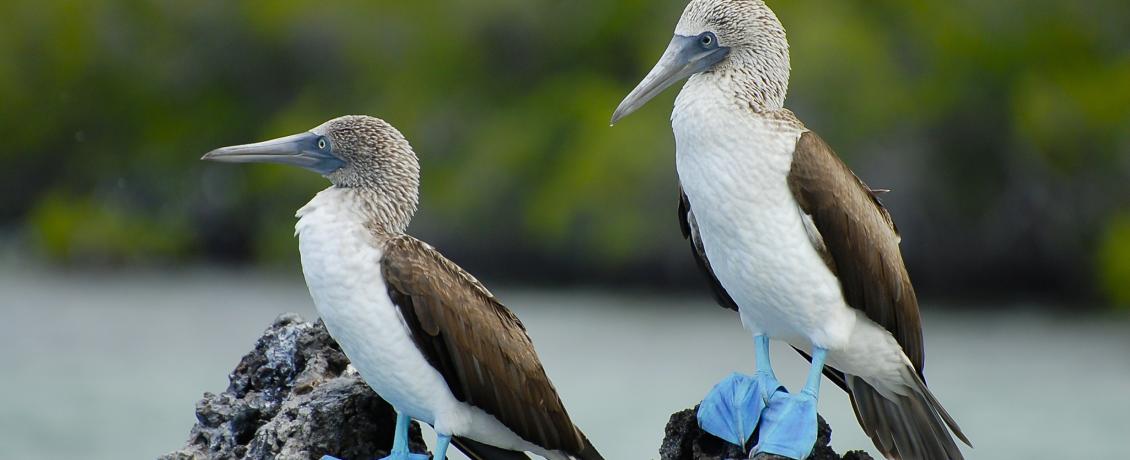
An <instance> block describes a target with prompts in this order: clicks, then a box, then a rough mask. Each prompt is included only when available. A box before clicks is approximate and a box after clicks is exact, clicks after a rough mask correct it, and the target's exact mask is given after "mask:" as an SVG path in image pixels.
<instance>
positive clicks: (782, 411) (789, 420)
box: [754, 389, 817, 459]
mask: <svg viewBox="0 0 1130 460" xmlns="http://www.w3.org/2000/svg"><path fill="white" fill-rule="evenodd" d="M816 427H817V424H816V395H815V394H812V393H811V392H809V391H808V389H805V390H804V391H801V392H800V393H797V394H795V395H792V394H789V393H788V392H780V393H777V394H775V395H773V398H772V399H771V400H770V401H769V405H768V407H766V408H765V411H764V412H762V413H761V432H760V433H759V434H758V442H757V447H755V448H754V451H755V452H765V453H768V454H775V455H780V456H782V457H788V458H795V459H804V458H807V457H808V454H809V453H811V452H812V447H813V446H814V445H815V444H816Z"/></svg>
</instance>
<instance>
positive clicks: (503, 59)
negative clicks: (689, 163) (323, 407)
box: [0, 0, 1130, 458]
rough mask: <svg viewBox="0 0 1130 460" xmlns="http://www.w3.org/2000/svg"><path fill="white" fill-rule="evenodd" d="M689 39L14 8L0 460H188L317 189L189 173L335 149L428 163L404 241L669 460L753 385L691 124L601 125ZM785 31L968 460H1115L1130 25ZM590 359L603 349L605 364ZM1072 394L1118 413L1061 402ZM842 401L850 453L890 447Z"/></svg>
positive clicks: (576, 408)
mask: <svg viewBox="0 0 1130 460" xmlns="http://www.w3.org/2000/svg"><path fill="white" fill-rule="evenodd" d="M683 5H684V2H683V1H681V0H664V1H658V2H657V1H643V0H622V1H603V0H573V1H561V0H556V1H544V0H539V1H530V0H490V1H483V0H476V1H471V0H454V1H438V0H418V1H413V2H392V1H372V0H370V1H359V0H354V1H345V2H335V3H333V4H326V3H325V2H310V1H287V2H272V3H269V4H268V3H262V2H226V1H204V2H176V1H162V0H151V1H141V0H126V1H122V0H117V1H109V0H87V1H83V2H73V1H61V0H49V1H30V0H7V1H5V2H3V3H2V4H0V16H3V17H4V18H5V21H4V22H5V25H4V26H3V27H0V130H2V131H0V132H3V144H4V147H3V148H0V165H2V167H0V275H2V276H3V277H2V278H0V288H2V290H0V314H2V315H3V318H4V319H3V321H4V322H5V324H6V325H7V328H6V329H7V330H6V332H5V333H4V334H3V335H2V336H0V348H3V349H5V350H9V351H10V353H9V355H14V356H15V359H14V360H13V362H11V363H9V364H8V365H6V366H5V369H4V370H3V371H0V376H3V377H4V378H3V379H0V457H3V458H17V457H29V456H32V455H35V456H36V457H38V458H75V457H83V458H150V457H154V456H156V455H158V454H160V453H163V452H165V451H171V450H173V449H175V448H177V447H179V446H180V445H181V443H183V441H184V440H185V439H186V437H187V433H188V429H189V427H190V426H191V424H192V423H193V415H192V406H193V403H194V402H195V400H196V399H198V398H199V396H200V393H202V392H203V391H221V390H222V389H223V388H224V386H225V385H226V381H225V376H226V373H227V372H228V371H229V370H230V369H231V368H232V367H233V366H234V365H235V363H236V362H238V359H239V356H240V355H241V354H242V353H243V352H245V351H247V350H248V349H249V348H250V346H251V344H252V343H253V341H254V339H255V338H256V337H257V335H258V332H259V331H261V330H262V329H263V328H265V327H266V326H267V325H268V324H269V323H270V321H271V320H272V319H273V317H274V316H275V315H277V314H278V313H282V312H284V311H300V312H302V313H304V314H305V315H306V316H307V317H309V318H313V317H314V312H313V311H312V309H311V306H310V302H309V299H308V297H307V296H306V293H305V290H304V287H303V285H302V280H301V276H300V271H299V267H298V259H297V255H298V252H297V242H296V240H295V239H294V238H293V224H294V217H293V216H294V211H295V210H296V209H297V208H298V207H300V206H301V205H302V204H304V203H305V202H306V201H307V200H309V198H310V197H311V196H312V195H313V194H314V193H316V192H317V191H318V190H320V189H322V188H324V187H325V186H326V185H327V183H326V181H325V180H324V179H322V178H320V177H317V176H316V175H314V174H310V173H308V172H305V171H301V170H297V169H293V168H287V167H283V166H272V165H256V166H246V167H240V166H232V165H216V164H205V163H203V162H200V161H199V160H198V159H199V157H200V155H202V154H203V153H204V152H206V151H208V150H211V149H213V148H215V147H219V146H223V145H229V144H236V143H246V142H252V141H258V140H263V139H267V138H272V137H277V136H281V135H286V134H291V133H295V132H300V131H304V130H307V129H310V128H312V127H314V126H316V125H318V124H320V123H321V122H322V121H324V120H326V119H329V118H332V117H334V116H338V115H343V114H369V115H374V116H378V117H381V118H384V119H386V120H388V121H389V122H391V123H392V124H394V125H395V126H397V127H398V128H400V130H401V131H403V132H404V134H405V135H406V136H407V137H408V139H409V140H410V141H411V142H412V144H413V146H414V147H415V150H416V152H417V153H418V154H419V156H420V159H421V161H422V167H423V182H422V204H421V210H420V212H419V213H418V214H417V217H416V219H415V221H414V223H413V225H412V228H411V232H412V233H413V234H415V235H416V236H418V237H421V238H422V239H425V240H427V241H430V242H431V243H433V244H434V245H436V246H437V247H438V248H440V249H441V250H442V251H443V252H445V253H446V254H447V255H448V256H449V257H451V258H452V259H454V260H455V261H456V262H458V263H460V264H461V265H463V266H464V267H466V268H468V269H469V270H470V271H472V272H474V273H476V274H477V275H478V276H479V278H480V279H482V280H484V281H485V282H486V283H487V284H488V285H490V286H494V287H495V290H496V291H500V292H501V293H502V297H503V300H504V301H506V302H507V303H508V304H510V305H511V306H513V308H514V309H515V310H516V311H517V312H518V313H519V315H520V316H522V317H523V319H524V320H526V323H527V325H529V327H530V329H531V335H532V336H533V338H534V340H535V342H536V343H538V345H539V349H541V353H542V355H543V359H544V360H545V362H546V368H547V370H548V371H549V373H550V375H551V376H552V377H553V378H554V379H555V380H556V381H557V382H558V386H559V388H560V390H561V392H562V394H563V399H564V400H565V401H566V404H567V405H568V406H569V407H570V410H571V411H572V412H573V413H574V418H576V419H578V423H579V424H580V425H581V426H582V427H585V426H586V423H587V424H589V425H591V426H593V428H587V430H588V431H589V432H590V433H589V434H590V437H592V438H593V440H594V442H595V443H596V445H597V446H598V447H601V448H602V450H603V451H605V455H606V456H609V457H610V458H653V457H655V456H656V455H657V454H656V450H657V448H658V445H659V439H660V438H661V435H662V426H663V423H665V422H666V415H667V414H669V413H671V412H673V411H675V410H679V409H681V408H684V407H689V406H692V405H694V404H695V402H696V401H697V399H696V398H699V397H701V395H702V394H705V392H706V390H707V389H709V387H710V385H711V384H712V383H713V382H714V381H716V380H718V379H720V378H721V377H722V376H724V375H726V373H728V372H729V371H732V370H743V369H744V370H749V369H751V368H752V343H751V341H749V339H748V337H746V335H745V333H744V332H743V331H742V330H741V328H740V326H739V324H738V323H737V321H735V319H736V318H735V317H733V316H732V315H730V314H728V313H727V312H725V311H723V310H721V309H719V308H717V307H715V306H713V305H711V302H710V300H709V297H708V295H707V294H706V291H705V289H704V283H703V280H702V277H701V275H700V274H698V273H697V270H696V268H695V265H694V263H693V261H692V260H691V258H690V257H689V248H688V246H687V244H686V243H685V242H684V241H683V240H682V237H681V235H680V233H679V230H678V225H677V220H676V215H675V207H676V198H677V196H676V188H675V173H674V146H673V140H672V135H671V134H670V125H669V122H668V116H669V115H670V106H671V102H672V100H673V98H674V94H675V93H676V91H674V90H671V91H668V92H667V93H666V94H665V95H663V96H661V97H660V98H658V99H657V100H656V101H654V102H652V103H651V104H649V105H648V106H647V107H646V108H644V109H643V110H641V111H640V112H639V113H637V114H634V115H632V116H631V117H629V118H628V119H626V120H624V121H623V122H621V123H620V124H619V125H617V126H616V127H615V128H609V126H608V120H609V118H610V116H611V113H612V110H613V109H614V108H615V107H616V105H617V104H618V103H619V101H620V100H621V99H622V98H623V96H624V95H626V94H627V92H628V91H629V90H630V89H631V88H632V87H634V86H635V84H636V83H637V82H638V81H639V80H640V79H641V78H642V77H643V75H644V74H645V73H646V72H647V70H648V69H649V68H650V67H651V65H652V64H653V62H654V61H655V59H657V58H658V56H659V54H660V53H661V52H662V50H663V48H664V47H665V46H666V44H667V41H668V40H669V38H670V34H671V31H672V29H673V27H674V24H675V22H676V20H677V18H678V16H679V14H680V13H681V11H682V8H683ZM770 6H772V7H773V8H774V9H775V11H776V12H777V14H778V16H779V17H780V18H781V20H782V22H783V23H784V24H785V26H786V28H787V29H788V31H789V34H790V35H789V38H790V42H791V46H792V65H793V73H792V84H791V90H790V96H789V99H788V103H787V105H788V106H789V107H790V108H791V109H792V110H793V111H795V112H796V113H797V115H798V116H799V117H800V118H801V119H803V120H805V122H806V124H807V125H808V126H809V127H810V128H812V129H813V130H815V131H817V132H819V133H820V134H821V135H822V136H823V137H824V138H825V139H826V140H827V141H828V142H829V143H830V144H831V145H832V146H834V147H835V148H836V149H837V151H838V153H839V154H840V155H841V156H842V157H843V158H844V159H845V161H846V162H847V163H848V164H849V165H850V166H852V168H853V169H854V170H855V171H856V172H857V173H858V174H859V176H860V177H861V178H862V179H864V180H865V181H867V182H868V183H869V184H870V185H871V186H873V187H875V188H886V189H891V190H892V192H891V193H888V194H885V195H883V200H884V202H885V203H886V204H887V206H888V207H889V208H890V209H891V212H892V214H893V215H894V217H895V220H896V221H897V223H898V225H899V228H900V230H901V232H902V236H903V243H902V247H903V250H904V254H905V257H906V262H907V264H908V267H909V271H910V273H911V276H912V277H913V279H914V281H915V285H916V287H917V289H918V291H919V294H920V295H919V296H920V298H921V299H922V303H923V309H924V310H926V312H927V316H926V324H925V329H926V337H927V344H928V346H929V348H927V355H928V361H927V362H928V363H930V364H929V365H928V367H927V377H929V378H930V382H931V386H932V387H935V388H938V389H937V390H936V391H937V393H938V394H939V397H940V398H941V399H942V401H943V402H945V403H946V405H947V407H949V408H950V411H951V413H953V414H954V415H955V416H956V417H957V418H958V420H959V421H960V422H962V424H963V426H964V427H965V430H966V432H967V433H969V434H970V436H971V437H972V438H973V440H974V442H975V445H977V446H978V448H977V449H974V450H971V451H968V452H969V455H970V457H971V458H1028V457H1031V456H1033V455H1034V456H1037V457H1040V456H1044V455H1041V454H1047V453H1048V452H1049V451H1057V449H1058V451H1062V449H1066V448H1067V447H1071V448H1073V449H1090V450H1086V451H1085V453H1087V454H1089V456H1108V457H1109V456H1115V455H1117V453H1118V452H1123V453H1124V451H1125V446H1119V445H1117V444H1114V443H1113V442H1114V440H1115V439H1118V436H1119V433H1121V434H1123V435H1124V434H1125V432H1126V429H1128V428H1130V422H1126V421H1125V418H1124V417H1123V416H1124V415H1125V414H1126V413H1127V412H1128V411H1130V396H1124V395H1130V391H1123V392H1119V391H1111V388H1109V387H1110V386H1116V387H1118V388H1117V389H1120V390H1130V386H1128V385H1130V384H1127V383H1126V382H1128V381H1130V362H1128V361H1127V360H1126V359H1125V356H1126V355H1125V353H1126V352H1130V26H1128V24H1130V3H1128V2H1125V1H1124V0H1080V1H1074V2H1065V1H1051V0H1027V1H1017V0H1001V1H996V2H981V1H973V0H944V1H943V0H923V1H919V2H910V3H908V2H901V1H895V0H871V1H863V0H841V1H835V2H827V1H816V0H794V1H781V0H778V1H772V2H770ZM508 294H509V295H508ZM641 318H642V320H641ZM596 325H599V326H596ZM576 328H592V329H593V334H594V335H592V337H591V339H590V340H589V341H587V342H588V343H586V344H585V345H583V346H579V348H578V345H577V344H576V343H575V342H576V341H575V337H572V334H574V333H575V330H576ZM625 331H628V332H625ZM598 345H599V346H598ZM589 348H591V349H592V352H591V353H588V350H589ZM610 349H614V350H616V351H615V352H609V351H608V350H610ZM12 350H15V351H14V352H12ZM648 350H651V351H652V352H654V355H653V359H648V360H640V359H639V356H641V353H647V352H648ZM1006 351H1008V352H1006ZM617 352H620V353H622V355H618V354H616V353H617ZM1013 352H1014V353H1013ZM578 356H583V357H585V359H584V360H579V359H578ZM618 356H622V357H623V358H624V359H623V361H622V362H617V361H615V359H617V357H618ZM778 361H785V364H782V365H783V366H785V367H786V368H789V366H793V367H795V370H796V374H795V375H794V376H793V377H794V378H795V379H796V382H797V383H796V384H799V382H800V381H801V379H803V369H802V365H801V363H800V362H796V361H797V359H796V358H794V357H792V356H790V355H789V354H788V353H784V352H782V354H781V356H780V357H779V359H778ZM1064 363H1070V364H1071V366H1069V367H1071V369H1073V371H1072V372H1070V373H1069V372H1065V371H1064ZM601 369H608V371H607V372H601V371H600V370H601ZM625 373H629V374H631V375H630V376H626V375H623V374H625ZM633 379H639V380H633ZM656 382H660V383H664V382H666V383H667V384H666V385H659V386H655V383H656ZM637 383H638V384H640V385H644V386H647V385H651V386H655V388H657V389H655V390H654V391H651V392H650V393H649V392H642V393H641V392H639V390H638V385H636V384H637ZM1018 383H1019V384H1021V386H1022V387H1023V390H1022V391H1017V388H1016V386H1017V384H1018ZM1080 384H1082V385H1084V386H1086V387H1088V388H1092V389H1093V390H1094V393H1095V395H1094V396H1088V395H1081V396H1080V398H1081V399H1082V400H1081V401H1075V400H1073V401H1062V400H1060V399H1062V398H1061V396H1062V395H1063V391H1064V390H1063V389H1064V388H1065V387H1071V388H1078V386H1079V385H1080ZM828 388H831V387H830V386H829V387H828ZM832 391H837V390H832ZM1002 393H1007V395H1003V394H1002ZM627 394H631V397H630V398H629V397H628V396H626V395H627ZM1048 398H1053V399H1056V400H1055V401H1049V400H1048ZM829 400H830V401H831V402H827V403H824V405H822V410H823V411H825V412H829V414H830V419H833V428H834V429H835V430H836V431H835V433H836V437H835V438H834V441H833V445H834V446H836V447H837V448H838V449H841V450H843V449H849V448H870V442H869V441H868V440H867V439H866V437H864V436H863V434H862V432H860V431H859V429H858V427H856V425H855V422H854V419H853V417H852V416H851V409H850V406H849V405H847V402H846V398H844V397H843V396H842V394H837V395H836V396H834V397H831V396H830V397H829ZM825 406H827V407H825ZM612 408H617V409H616V411H618V413H616V414H609V413H608V412H609V411H611V410H612ZM1065 411H1066V412H1068V413H1069V414H1070V415H1071V417H1072V422H1071V423H1069V424H1068V425H1070V426H1069V427H1067V428H1064V427H1062V426H1057V424H1055V423H1051V421H1050V420H1052V419H1054V418H1055V417H1057V414H1058V416H1063V414H1064V412H1065ZM613 415H614V416H613ZM1053 429H1055V430H1064V429H1067V430H1074V431H1072V432H1071V434H1070V435H1067V434H1064V436H1065V437H1067V438H1069V439H1090V441H1088V442H1084V443H1082V444H1084V445H1085V447H1081V446H1080V445H1077V444H1065V443H1063V442H1059V441H1057V439H1059V438H1056V437H1054V436H1040V434H1042V432H1048V433H1051V431H1050V430H1053ZM1107 434H1110V435H1111V436H1109V437H1108V436H1106V435H1107ZM1021 446H1023V448H1021ZM1024 449H1028V450H1024ZM6 450H8V451H7V452H5V451H6ZM1076 453H1079V452H1076ZM1081 456H1082V455H1081Z"/></svg>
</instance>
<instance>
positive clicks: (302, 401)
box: [161, 314, 426, 460]
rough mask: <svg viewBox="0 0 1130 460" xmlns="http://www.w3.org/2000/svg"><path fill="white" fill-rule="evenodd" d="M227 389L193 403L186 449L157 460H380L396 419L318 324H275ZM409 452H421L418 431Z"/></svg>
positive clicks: (284, 320) (289, 318)
mask: <svg viewBox="0 0 1130 460" xmlns="http://www.w3.org/2000/svg"><path fill="white" fill-rule="evenodd" d="M229 380H230V382H231V383H230V384H229V385H228V389H227V391H224V392H223V393H220V394H218V395H216V394H211V393H205V394H204V399H202V400H200V402H198V403H197V404H196V425H195V426H193V427H192V431H191V433H189V438H188V443H187V444H186V445H185V446H184V448H182V449H181V450H179V451H176V452H172V453H169V454H166V455H164V456H162V457H161V459H162V460H188V459H206V458H223V459H230V458H243V459H280V460H283V459H318V458H321V457H322V455H325V454H329V455H333V456H336V457H338V458H341V459H344V460H353V459H365V460H370V459H374V458H381V457H384V456H386V455H388V450H389V449H390V448H391V446H392V437H393V429H394V427H395V426H396V424H395V420H396V413H395V412H393V410H392V406H390V405H389V404H388V403H387V402H385V401H384V400H383V399H381V398H380V397H379V396H377V394H376V393H374V392H373V390H372V389H370V388H369V386H368V385H367V384H365V382H364V381H363V380H361V377H360V376H359V375H357V372H356V371H354V370H353V369H352V368H350V367H349V359H348V358H346V357H345V354H344V353H342V352H341V348H339V347H338V345H337V342H335V341H334V340H333V338H331V337H330V335H329V333H328V332H327V331H326V328H325V326H324V325H323V324H322V322H321V321H320V320H319V321H318V322H317V323H308V322H305V321H303V320H302V318H300V317H299V316H298V315H295V314H286V315H282V316H280V317H279V318H278V319H276V320H275V322H274V324H272V325H271V327H270V328H269V329H267V331H266V332H264V333H263V336H262V337H260V338H259V341H258V342H256V343H255V349H254V350H252V351H251V352H250V353H248V354H247V355H246V356H244V357H243V359H242V360H241V361H240V362H239V365H238V366H236V368H235V370H234V371H233V372H232V373H231V375H230V376H229ZM410 439H411V441H410V448H411V450H412V451H413V452H425V451H426V449H425V446H424V442H423V438H421V437H420V427H419V425H417V424H416V423H415V422H413V423H412V428H411V430H410Z"/></svg>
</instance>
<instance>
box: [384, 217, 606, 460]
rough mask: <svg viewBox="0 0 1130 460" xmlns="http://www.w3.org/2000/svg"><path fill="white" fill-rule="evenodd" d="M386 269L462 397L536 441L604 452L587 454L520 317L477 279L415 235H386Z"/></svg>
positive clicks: (399, 302) (421, 343) (421, 341)
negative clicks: (387, 237) (387, 240)
mask: <svg viewBox="0 0 1130 460" xmlns="http://www.w3.org/2000/svg"><path fill="white" fill-rule="evenodd" d="M381 273H382V275H383V276H384V279H385V282H386V283H387V284H388V291H389V297H390V298H391V299H392V301H393V303H394V304H396V306H397V307H398V308H399V309H400V311H401V314H402V315H403V316H404V319H405V322H406V323H407V324H408V327H409V329H411V331H412V338H413V340H414V341H415V342H416V346H417V347H419V349H420V351H421V352H423V354H424V356H426V357H427V358H428V360H429V362H430V363H431V364H432V365H433V366H434V367H435V368H436V369H438V370H439V372H440V374H442V375H443V377H444V379H445V380H446V381H447V384H448V386H449V387H450V388H451V391H452V393H454V395H455V397H456V398H458V399H459V400H460V401H463V402H466V403H468V404H471V405H473V406H475V407H478V408H480V409H482V410H484V411H486V412H487V413H489V414H491V415H493V416H495V417H496V418H497V419H498V420H499V421H501V422H502V424H504V425H506V426H507V427H508V428H510V429H511V430H512V431H514V432H515V433H517V434H518V435H519V436H521V437H522V438H523V439H526V440H527V441H530V442H532V443H534V444H537V445H539V446H542V447H544V448H546V449H549V450H561V451H564V452H566V453H569V454H573V455H577V456H581V458H599V456H595V457H594V456H592V455H586V451H591V454H595V450H592V447H591V445H589V444H588V442H587V440H586V439H585V437H584V435H583V434H582V433H581V432H580V430H578V429H577V428H576V427H575V426H574V425H573V422H572V421H571V420H570V419H569V415H568V414H567V413H566V412H565V407H564V406H563V405H562V404H561V399H560V398H559V397H558V395H557V390H556V389H554V388H553V384H552V383H550V381H549V377H547V376H546V375H545V370H544V369H543V368H542V365H541V361H540V360H539V359H538V356H537V353H536V352H535V351H534V345H533V343H532V342H531V341H530V338H529V336H527V335H526V329H525V327H524V326H523V325H522V322H521V321H519V320H518V318H517V317H515V316H514V314H513V313H511V312H510V310H508V309H507V308H506V307H505V306H503V305H502V304H501V303H499V302H498V301H497V300H496V299H495V298H494V296H493V295H491V293H490V292H489V291H487V289H486V288H485V287H483V285H482V284H480V283H479V282H478V280H476V279H475V278H474V277H472V276H471V275H469V274H468V273H467V272H465V271H463V269H461V268H459V266H458V265H455V263H454V262H451V261H450V260H448V259H447V258H445V257H443V256H442V255H441V254H439V252H437V251H436V250H435V249H433V248H432V247H431V246H428V245H427V244H425V243H423V242H421V241H419V240H417V239H415V238H412V237H410V236H402V237H398V238H394V239H392V240H390V241H389V242H388V243H387V245H386V247H385V253H384V256H383V257H382V259H381ZM597 455H598V454H597Z"/></svg>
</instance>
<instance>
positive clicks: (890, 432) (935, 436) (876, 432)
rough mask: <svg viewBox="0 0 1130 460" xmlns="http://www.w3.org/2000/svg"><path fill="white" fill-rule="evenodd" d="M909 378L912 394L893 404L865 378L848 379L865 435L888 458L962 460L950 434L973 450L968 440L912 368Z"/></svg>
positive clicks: (902, 396)
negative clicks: (951, 432)
mask: <svg viewBox="0 0 1130 460" xmlns="http://www.w3.org/2000/svg"><path fill="white" fill-rule="evenodd" d="M906 374H907V379H908V380H911V385H910V386H911V388H910V390H911V391H910V392H909V394H907V395H897V394H895V395H894V398H895V399H894V400H891V399H887V398H886V397H884V396H883V395H882V394H881V393H880V392H879V391H878V390H877V389H875V387H873V386H871V385H870V384H868V383H867V382H865V381H864V380H863V379H862V378H859V377H856V376H853V375H846V376H845V383H846V384H847V387H848V393H849V394H850V395H851V402H852V407H853V408H854V409H855V415H856V418H857V419H858V420H859V424H860V426H862V427H863V431H865V432H866V433H867V435H868V436H870V437H871V440H872V441H873V442H874V443H875V447H877V448H878V449H879V451H880V452H882V453H883V455H884V456H886V457H887V458H891V459H905V460H962V459H963V458H964V457H963V456H962V454H961V450H959V449H958V447H957V443H956V442H954V439H953V437H952V436H951V435H950V431H951V430H952V431H953V434H954V435H956V436H957V437H958V439H961V440H962V441H963V442H965V444H967V445H970V446H972V444H970V443H969V439H968V438H966V437H965V434H964V433H962V432H961V428H960V427H958V426H957V422H955V421H954V420H953V417H950V415H949V414H948V413H947V412H946V410H945V409H944V408H942V405H941V404H939V403H938V400H937V399H935V398H934V395H933V394H931V393H930V390H929V389H928V388H926V385H925V384H924V383H923V382H922V380H921V379H920V378H919V377H918V375H917V374H915V373H914V371H913V370H911V369H910V368H907V372H906ZM887 393H888V394H893V393H892V392H887Z"/></svg>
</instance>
